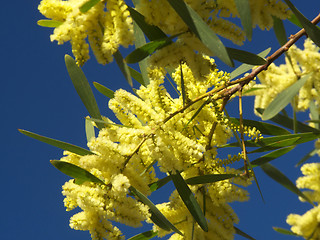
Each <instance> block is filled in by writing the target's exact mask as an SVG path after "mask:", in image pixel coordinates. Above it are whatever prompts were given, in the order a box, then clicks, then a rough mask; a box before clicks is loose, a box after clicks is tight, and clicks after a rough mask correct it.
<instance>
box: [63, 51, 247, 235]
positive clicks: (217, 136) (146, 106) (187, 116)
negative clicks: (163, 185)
mask: <svg viewBox="0 0 320 240" xmlns="http://www.w3.org/2000/svg"><path fill="white" fill-rule="evenodd" d="M203 59H204V60H203V62H205V63H206V64H205V65H204V66H207V69H204V70H203V71H200V72H205V73H207V74H206V75H203V77H202V78H201V79H200V82H199V80H197V79H196V78H195V77H194V76H193V73H192V71H191V70H190V68H189V67H188V65H187V64H186V63H183V64H181V66H179V67H178V68H177V69H176V70H175V71H174V72H173V73H172V79H173V80H174V81H175V82H176V84H177V86H178V89H179V93H180V96H179V97H178V98H173V97H171V96H170V95H169V93H168V92H167V90H166V89H165V88H164V86H163V83H164V78H165V72H164V69H162V68H154V69H152V70H151V71H150V78H151V82H150V84H149V85H148V86H147V87H143V86H142V87H141V88H140V89H139V90H137V91H136V94H137V96H135V95H133V94H131V93H129V92H126V91H124V90H122V89H120V90H118V91H116V92H115V96H114V98H113V99H111V100H110V101H109V107H110V109H111V110H112V111H113V112H114V113H115V114H116V116H117V118H118V119H119V120H120V121H121V123H122V124H123V126H119V125H115V124H113V122H111V120H109V119H106V120H105V122H106V124H105V128H103V129H102V130H100V132H99V136H98V137H97V138H92V139H91V140H90V141H89V142H88V147H89V148H90V150H91V151H92V152H93V153H95V154H94V155H86V156H79V155H76V154H74V153H70V152H65V155H66V156H65V157H63V158H62V159H61V161H65V162H69V163H72V164H75V165H77V166H79V167H81V168H83V169H86V170H87V171H89V172H90V173H92V174H93V175H95V176H96V177H98V178H99V179H101V180H102V181H104V183H105V185H101V184H97V183H89V182H85V183H83V184H81V185H78V184H77V183H76V182H74V181H73V180H71V181H69V182H67V183H65V185H64V186H63V195H65V200H64V203H65V206H66V208H67V210H72V209H74V208H76V207H80V208H81V209H82V212H80V213H78V214H75V215H74V216H73V217H72V218H71V219H70V226H71V227H72V228H74V229H78V230H89V231H90V233H91V236H92V238H93V239H123V236H122V233H121V231H120V230H119V229H118V228H116V227H114V226H113V225H112V224H111V221H115V222H120V223H123V224H126V225H129V226H133V227H136V226H139V223H140V222H141V221H150V219H149V217H150V213H149V212H148V208H147V207H146V206H145V205H143V204H142V203H140V202H138V201H137V200H135V199H134V198H132V197H130V196H128V193H129V187H130V186H133V187H134V188H136V189H138V190H139V191H140V192H142V193H143V194H145V195H149V194H150V193H151V192H150V188H149V184H151V183H153V182H155V181H156V180H157V179H156V177H155V173H154V170H153V167H152V165H153V164H154V162H155V161H156V162H157V164H158V166H159V168H160V170H162V171H164V172H166V173H168V172H172V173H174V172H176V171H181V174H182V176H183V177H184V178H185V179H188V178H191V177H195V176H199V175H207V174H222V173H229V174H238V175H239V177H236V178H234V179H228V180H224V181H219V182H216V183H213V184H206V185H203V186H202V185H201V186H200V185H199V186H194V187H192V190H193V192H194V193H195V194H196V196H197V199H198V201H199V202H201V201H202V199H203V198H202V197H201V194H204V195H205V199H206V209H207V210H206V217H207V218H208V220H209V228H210V230H209V232H208V233H203V232H202V230H200V229H199V227H198V226H196V229H197V230H196V232H195V234H196V236H198V237H199V238H198V239H200V237H201V236H203V237H204V238H203V239H233V234H234V229H233V224H234V223H236V222H237V221H238V219H237V217H236V215H235V213H234V212H233V210H232V209H231V207H230V206H229V205H228V203H229V202H233V201H245V200H247V199H248V196H247V195H248V194H247V192H246V191H245V190H243V189H242V188H239V187H238V186H236V185H234V184H233V183H236V184H238V185H239V184H240V185H244V186H247V185H248V184H250V183H251V179H250V178H247V177H240V173H241V171H238V170H235V169H232V168H229V167H227V166H226V165H227V164H228V163H232V162H233V161H236V160H239V159H240V158H241V155H236V156H229V160H228V161H227V160H226V161H223V164H224V166H222V162H221V160H220V159H219V158H217V157H216V155H217V151H216V146H217V145H219V144H225V143H226V142H227V140H228V138H229V137H230V136H231V131H230V129H229V127H228V124H226V123H224V122H223V121H221V118H223V116H222V115H223V113H221V112H220V111H219V107H220V106H221V104H222V102H221V100H215V101H213V102H211V103H207V104H206V105H205V106H204V107H203V108H202V109H201V111H200V112H199V113H198V115H197V116H194V115H195V113H196V112H197V111H198V109H199V107H200V106H201V105H203V103H205V102H206V101H207V99H204V100H201V101H199V102H198V103H196V104H193V105H192V106H191V107H189V108H187V109H186V110H185V111H183V112H180V113H178V114H175V112H176V111H177V110H179V109H181V108H182V107H183V106H184V100H183V96H182V94H181V93H182V88H183V87H184V88H185V89H184V91H185V98H186V99H189V101H191V100H192V99H194V98H195V97H197V96H199V95H200V94H203V93H205V92H207V91H208V89H209V88H211V87H212V85H213V84H215V85H216V86H219V84H225V83H226V82H228V81H229V75H228V74H224V73H223V72H219V71H218V70H217V69H216V67H215V64H214V61H213V60H212V59H210V58H208V57H204V58H203ZM204 66H202V67H203V68H205V67H204ZM181 72H182V73H183V78H184V83H185V85H184V86H183V85H181ZM185 101H186V100H185ZM215 122H216V123H215ZM213 125H214V126H215V131H214V134H213V136H211V137H209V135H210V130H211V128H212V126H213ZM146 169H148V170H147V171H146ZM161 206H164V207H161ZM165 207H167V208H165ZM160 210H163V212H164V214H165V215H168V216H167V217H168V218H169V220H171V221H172V223H174V224H176V226H177V228H178V229H179V230H181V231H182V232H183V233H184V234H185V238H184V239H190V229H191V228H189V227H190V226H191V225H192V224H193V220H192V217H191V215H190V214H189V213H188V210H187V209H186V208H185V206H184V204H183V202H182V200H181V199H180V198H179V197H178V195H177V193H176V192H174V193H173V195H172V198H171V199H170V202H168V203H166V204H164V205H160ZM154 228H155V230H159V233H160V235H165V234H168V233H169V232H165V231H164V230H160V229H158V227H157V226H154ZM175 238H178V236H177V234H174V235H173V236H172V239H175ZM195 239H197V238H195Z"/></svg>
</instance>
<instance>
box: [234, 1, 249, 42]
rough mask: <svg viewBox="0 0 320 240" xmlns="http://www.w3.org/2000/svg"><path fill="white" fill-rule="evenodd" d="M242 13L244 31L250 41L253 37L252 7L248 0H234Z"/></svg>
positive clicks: (240, 13)
mask: <svg viewBox="0 0 320 240" xmlns="http://www.w3.org/2000/svg"><path fill="white" fill-rule="evenodd" d="M234 2H235V4H236V7H237V10H238V13H239V15H240V19H241V24H242V26H243V29H244V32H245V33H246V36H247V38H248V40H249V41H251V38H252V20H251V9H250V3H249V1H248V0H235V1H234Z"/></svg>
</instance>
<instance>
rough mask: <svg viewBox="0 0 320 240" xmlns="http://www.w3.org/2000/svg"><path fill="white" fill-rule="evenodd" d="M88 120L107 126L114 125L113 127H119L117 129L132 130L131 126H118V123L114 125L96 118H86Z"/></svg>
mask: <svg viewBox="0 0 320 240" xmlns="http://www.w3.org/2000/svg"><path fill="white" fill-rule="evenodd" d="M86 119H88V120H89V121H92V122H95V123H103V124H105V125H113V126H117V127H126V128H132V127H129V126H126V125H121V124H116V123H113V122H107V121H104V120H100V119H96V118H86Z"/></svg>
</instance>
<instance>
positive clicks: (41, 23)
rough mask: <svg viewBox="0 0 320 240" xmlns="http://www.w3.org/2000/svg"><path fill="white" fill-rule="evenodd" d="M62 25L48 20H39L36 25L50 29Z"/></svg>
mask: <svg viewBox="0 0 320 240" xmlns="http://www.w3.org/2000/svg"><path fill="white" fill-rule="evenodd" d="M62 23H63V22H60V21H56V20H50V19H41V20H39V21H38V22H37V24H38V25H39V26H41V27H50V28H56V27H59V26H60V25H61V24H62Z"/></svg>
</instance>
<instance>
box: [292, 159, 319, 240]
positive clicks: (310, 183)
mask: <svg viewBox="0 0 320 240" xmlns="http://www.w3.org/2000/svg"><path fill="white" fill-rule="evenodd" d="M301 171H302V173H303V175H304V176H303V177H300V178H298V179H297V187H298V188H307V189H310V190H311V191H305V192H304V194H305V195H306V196H307V197H308V198H309V199H310V200H311V201H312V202H315V203H317V205H316V206H315V207H314V208H312V209H310V210H309V211H307V212H306V213H305V214H303V215H298V214H290V215H289V216H288V217H287V223H288V224H289V225H291V226H292V227H291V231H292V232H294V233H296V234H297V235H299V236H302V237H304V238H305V239H310V240H318V239H319V238H320V228H319V226H320V206H319V203H320V163H309V164H304V165H303V166H302V167H301ZM300 200H302V199H301V198H300Z"/></svg>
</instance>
